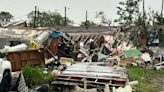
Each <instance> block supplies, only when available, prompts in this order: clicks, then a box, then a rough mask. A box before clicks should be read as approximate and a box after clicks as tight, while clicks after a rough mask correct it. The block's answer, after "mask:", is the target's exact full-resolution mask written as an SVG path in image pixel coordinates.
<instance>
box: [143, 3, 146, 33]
mask: <svg viewBox="0 0 164 92" xmlns="http://www.w3.org/2000/svg"><path fill="white" fill-rule="evenodd" d="M143 29H144V31H146V27H145V0H143Z"/></svg>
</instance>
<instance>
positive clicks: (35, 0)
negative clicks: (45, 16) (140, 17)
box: [0, 0, 162, 24]
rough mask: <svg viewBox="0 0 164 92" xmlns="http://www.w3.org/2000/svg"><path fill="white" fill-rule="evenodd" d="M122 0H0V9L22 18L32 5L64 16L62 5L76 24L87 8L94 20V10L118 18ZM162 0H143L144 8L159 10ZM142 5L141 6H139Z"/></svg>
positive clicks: (82, 19)
mask: <svg viewBox="0 0 164 92" xmlns="http://www.w3.org/2000/svg"><path fill="white" fill-rule="evenodd" d="M120 1H123V0H0V11H8V12H10V13H11V14H13V15H14V16H15V17H16V19H24V18H25V16H26V15H27V14H28V13H29V12H30V11H32V10H34V6H35V5H36V6H38V8H39V10H40V11H48V10H50V11H58V12H59V13H61V15H63V16H64V7H65V6H66V7H68V9H67V16H68V17H69V19H71V20H73V21H74V22H75V23H76V24H79V23H80V22H81V21H84V20H85V12H86V10H88V19H89V20H93V21H96V20H95V14H96V11H101V10H102V11H104V12H105V14H106V15H107V16H108V17H109V18H110V19H116V18H118V16H117V14H116V12H117V9H116V7H117V6H118V2H120ZM161 1H162V0H145V6H146V9H147V10H148V8H150V7H151V8H152V9H154V10H157V11H161V10H160V9H161ZM141 7H142V6H141Z"/></svg>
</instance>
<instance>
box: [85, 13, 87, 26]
mask: <svg viewBox="0 0 164 92" xmlns="http://www.w3.org/2000/svg"><path fill="white" fill-rule="evenodd" d="M85 19H86V20H85V26H86V28H88V11H86V14H85Z"/></svg>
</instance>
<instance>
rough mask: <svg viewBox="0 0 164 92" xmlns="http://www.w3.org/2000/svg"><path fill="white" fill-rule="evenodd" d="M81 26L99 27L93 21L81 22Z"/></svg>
mask: <svg viewBox="0 0 164 92" xmlns="http://www.w3.org/2000/svg"><path fill="white" fill-rule="evenodd" d="M80 26H82V27H85V26H98V25H97V24H96V23H94V22H93V21H84V22H81V24H80Z"/></svg>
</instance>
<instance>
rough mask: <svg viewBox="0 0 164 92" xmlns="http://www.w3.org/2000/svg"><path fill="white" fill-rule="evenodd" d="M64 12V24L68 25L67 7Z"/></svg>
mask: <svg viewBox="0 0 164 92" xmlns="http://www.w3.org/2000/svg"><path fill="white" fill-rule="evenodd" d="M64 13H65V17H64V25H65V26H66V25H67V7H64Z"/></svg>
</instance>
